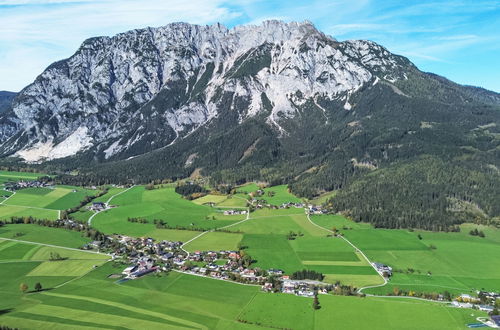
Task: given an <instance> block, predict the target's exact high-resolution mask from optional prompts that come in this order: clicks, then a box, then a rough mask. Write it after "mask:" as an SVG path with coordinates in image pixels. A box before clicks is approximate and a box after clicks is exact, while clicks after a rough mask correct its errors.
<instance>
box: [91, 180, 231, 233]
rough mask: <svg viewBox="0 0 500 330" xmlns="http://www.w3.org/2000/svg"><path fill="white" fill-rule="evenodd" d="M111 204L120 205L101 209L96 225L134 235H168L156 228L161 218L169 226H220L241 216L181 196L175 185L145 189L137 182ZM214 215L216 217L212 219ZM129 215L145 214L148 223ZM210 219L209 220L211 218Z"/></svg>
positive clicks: (107, 229)
mask: <svg viewBox="0 0 500 330" xmlns="http://www.w3.org/2000/svg"><path fill="white" fill-rule="evenodd" d="M112 204H113V205H116V206H118V207H116V208H113V209H111V210H107V211H104V212H101V213H100V214H98V215H97V216H95V217H94V219H93V222H92V223H93V225H94V226H95V227H96V228H97V229H99V230H101V231H103V232H105V233H121V234H125V235H131V236H151V237H154V238H162V239H163V238H165V239H167V238H169V236H168V233H169V232H168V231H164V230H163V229H156V227H155V225H154V224H153V219H162V220H164V221H166V222H167V223H168V225H170V226H177V225H178V226H183V227H189V226H191V225H192V224H194V226H193V227H198V228H207V229H209V228H217V227H222V226H226V225H229V224H231V223H234V222H236V221H237V220H239V219H240V218H239V217H237V218H235V217H228V216H224V215H222V213H218V212H216V210H215V209H213V208H211V207H208V206H203V205H197V204H195V203H193V202H191V201H188V200H185V199H183V198H181V196H180V195H179V194H177V193H175V191H174V188H173V187H167V188H162V189H155V190H145V189H144V187H142V186H138V187H134V188H132V189H130V190H129V191H127V192H125V193H123V194H121V195H119V196H117V197H115V198H114V199H113V200H112ZM212 216H214V217H215V220H211V219H212ZM128 217H140V218H146V219H148V220H149V221H150V222H149V223H147V224H141V223H132V222H128V221H127V218H128ZM207 218H208V219H210V220H208V219H207Z"/></svg>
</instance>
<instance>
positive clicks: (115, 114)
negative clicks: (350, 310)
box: [0, 21, 500, 230]
mask: <svg viewBox="0 0 500 330" xmlns="http://www.w3.org/2000/svg"><path fill="white" fill-rule="evenodd" d="M499 137H500V94H498V93H495V92H491V91H487V90H484V89H481V88H477V87H470V86H462V85H459V84H456V83H454V82H452V81H450V80H448V79H446V78H444V77H440V76H438V75H435V74H431V73H425V72H422V71H420V70H419V69H418V68H417V67H416V66H415V65H413V64H412V63H411V62H410V61H409V60H408V59H406V58H404V57H402V56H399V55H394V54H392V53H390V52H389V51H388V50H387V49H385V48H384V47H382V46H380V45H378V44H376V43H374V42H372V41H342V42H339V41H337V40H336V39H334V38H332V37H329V36H327V35H325V34H323V33H321V32H320V31H318V30H317V29H316V28H314V26H312V25H311V24H310V23H307V22H306V23H283V22H278V21H270V22H265V23H263V24H262V25H260V26H243V27H235V28H233V29H227V28H225V27H223V26H222V25H220V24H216V25H212V26H197V25H190V24H187V23H175V24H170V25H167V26H165V27H161V28H146V29H141V30H133V31H129V32H126V33H122V34H118V35H117V36H115V37H99V38H92V39H88V40H87V41H85V42H84V43H83V44H82V46H81V47H80V48H79V49H78V51H77V52H76V53H75V54H74V55H73V56H72V57H70V58H69V59H67V60H64V61H59V62H56V63H54V64H53V65H51V66H49V68H48V69H47V70H46V71H44V73H42V74H41V75H40V76H39V77H38V78H37V80H36V81H35V82H34V83H33V84H32V85H30V86H28V87H26V88H25V89H23V90H22V91H21V92H20V93H19V94H18V96H17V97H16V98H15V100H14V102H13V104H12V107H11V109H10V110H8V111H6V112H4V114H2V115H1V116H0V143H1V144H0V151H1V153H2V154H3V155H4V156H17V157H19V156H21V157H24V159H25V160H28V161H31V162H39V163H41V165H39V166H41V167H43V168H45V169H47V170H50V171H54V172H56V173H60V174H62V175H61V176H60V180H61V182H65V183H73V184H103V183H148V182H151V181H155V182H161V181H162V180H163V179H179V178H186V177H189V176H190V175H192V174H193V173H196V174H198V175H203V176H206V177H209V178H210V180H211V183H212V184H213V185H219V184H231V185H236V184H241V183H244V182H247V181H252V180H258V181H265V182H268V183H269V184H282V183H286V184H288V185H289V187H290V188H291V189H292V191H293V192H294V193H296V194H298V195H299V196H303V197H308V198H312V197H314V196H317V195H319V194H321V193H323V192H325V191H332V190H338V191H339V193H338V194H337V195H336V196H335V197H334V198H333V200H332V205H333V206H332V207H333V208H335V210H336V211H338V212H345V213H346V214H349V215H350V216H351V217H352V218H353V219H356V220H360V221H369V222H372V223H374V224H376V225H379V226H384V227H391V228H394V227H398V226H413V227H420V228H424V229H439V230H446V229H447V228H450V227H451V226H454V225H455V224H457V223H460V222H463V221H481V222H484V223H486V222H491V221H493V222H495V223H496V221H498V217H499V216H500V206H498V205H497V204H498V203H496V201H495V196H499V195H500V170H498V169H499V168H500V138H499ZM11 159H14V161H15V157H14V158H5V159H4V161H5V162H7V161H10V160H11ZM21 164H23V163H21ZM75 171H76V172H78V175H76V176H75V175H67V174H64V173H70V172H75ZM396 177H397V178H399V179H398V180H397V182H396V181H395V180H394V179H393V178H396ZM365 187H367V188H365ZM368 187H369V189H368ZM365 192H369V194H367V193H365ZM360 196H363V198H362V199H360ZM471 204H472V205H476V206H477V210H479V211H478V212H476V211H474V210H473V209H472V208H470V207H466V206H467V205H471ZM457 205H459V206H460V207H458V206H457ZM456 210H461V211H460V212H457V211H456ZM431 220H432V221H431Z"/></svg>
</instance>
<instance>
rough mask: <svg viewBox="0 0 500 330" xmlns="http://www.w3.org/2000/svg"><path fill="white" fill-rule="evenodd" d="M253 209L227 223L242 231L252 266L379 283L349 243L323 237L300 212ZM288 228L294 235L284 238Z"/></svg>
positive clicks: (350, 281)
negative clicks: (267, 213)
mask: <svg viewBox="0 0 500 330" xmlns="http://www.w3.org/2000/svg"><path fill="white" fill-rule="evenodd" d="M290 210H293V209H290ZM256 213H257V212H254V213H253V214H252V219H250V220H248V221H246V222H244V223H241V224H239V225H236V226H233V227H231V229H232V230H239V231H242V232H243V233H244V235H243V239H242V241H241V245H243V246H245V247H247V248H246V249H245V252H246V253H248V254H249V255H251V256H252V258H253V259H255V260H256V263H255V264H254V267H260V268H263V269H269V268H278V269H282V270H283V271H285V272H286V273H288V274H291V273H293V272H295V271H298V270H302V269H310V270H315V271H318V272H321V273H323V274H325V276H326V280H327V281H329V282H332V283H334V282H336V281H338V280H340V279H342V280H343V283H344V284H349V285H353V286H360V285H366V284H371V285H376V284H381V283H383V282H382V279H381V278H380V276H378V275H377V273H376V272H375V271H374V270H373V268H372V267H371V266H370V265H369V264H368V263H367V262H366V260H365V259H364V258H362V257H361V258H360V257H359V256H358V254H357V253H356V252H355V250H354V249H353V248H352V247H351V246H350V245H348V244H347V243H346V242H345V241H344V240H342V239H340V238H335V237H327V234H328V232H326V231H325V230H322V229H321V228H318V227H316V226H314V225H313V224H311V223H310V222H309V221H308V220H307V218H306V216H305V215H304V214H303V213H302V214H295V215H286V214H284V215H278V216H275V217H272V216H262V217H256V215H255V214H256ZM290 231H292V232H294V233H296V234H298V236H297V237H296V238H295V239H292V240H289V239H287V235H288V234H289V232H290ZM195 242H196V241H194V242H193V243H195ZM347 274H351V275H353V276H352V277H349V276H346V275H347ZM364 276H366V277H364Z"/></svg>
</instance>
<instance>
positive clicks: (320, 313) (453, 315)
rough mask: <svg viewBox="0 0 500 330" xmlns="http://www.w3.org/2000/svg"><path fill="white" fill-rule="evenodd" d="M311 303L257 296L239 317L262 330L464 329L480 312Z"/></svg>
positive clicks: (356, 301) (332, 299)
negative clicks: (315, 306)
mask: <svg viewBox="0 0 500 330" xmlns="http://www.w3.org/2000/svg"><path fill="white" fill-rule="evenodd" d="M319 301H320V305H321V309H319V310H313V309H312V308H311V303H312V299H307V298H301V297H295V296H291V295H275V294H265V293H260V294H257V295H256V296H255V298H254V299H253V300H252V302H251V304H250V305H249V306H247V307H246V308H245V310H244V311H243V313H242V314H241V316H240V319H243V320H245V321H247V322H249V323H254V324H257V323H259V324H260V325H261V326H262V327H273V328H290V329H373V330H377V329H381V330H386V329H436V330H441V329H464V328H466V327H465V325H466V324H467V323H474V322H475V321H476V320H475V317H477V316H480V315H484V314H483V313H481V312H472V315H471V311H470V310H463V309H453V308H450V307H446V306H443V305H440V304H437V303H429V302H421V301H410V300H408V299H403V300H394V299H392V300H390V299H382V298H357V297H342V296H324V295H320V296H319Z"/></svg>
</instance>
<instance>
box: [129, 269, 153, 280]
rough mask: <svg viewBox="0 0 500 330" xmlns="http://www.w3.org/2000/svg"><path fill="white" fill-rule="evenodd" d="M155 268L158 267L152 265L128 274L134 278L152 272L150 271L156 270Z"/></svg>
mask: <svg viewBox="0 0 500 330" xmlns="http://www.w3.org/2000/svg"><path fill="white" fill-rule="evenodd" d="M157 269H158V267H152V268H148V269H144V270H139V271H136V272H133V273H132V274H130V278H132V279H135V278H138V277H141V276H144V275H146V274H149V273H152V272H154V271H156V270H157Z"/></svg>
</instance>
